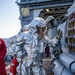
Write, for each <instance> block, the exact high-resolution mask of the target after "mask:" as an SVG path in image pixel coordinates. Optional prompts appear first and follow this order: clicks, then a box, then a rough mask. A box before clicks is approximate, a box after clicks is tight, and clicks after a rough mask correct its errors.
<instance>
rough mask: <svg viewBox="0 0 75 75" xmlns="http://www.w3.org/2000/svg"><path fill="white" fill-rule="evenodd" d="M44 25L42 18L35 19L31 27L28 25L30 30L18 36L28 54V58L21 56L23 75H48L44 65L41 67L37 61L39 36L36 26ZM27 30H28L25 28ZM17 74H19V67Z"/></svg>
mask: <svg viewBox="0 0 75 75" xmlns="http://www.w3.org/2000/svg"><path fill="white" fill-rule="evenodd" d="M42 24H44V20H43V19H42V18H39V17H38V18H35V19H34V20H33V21H32V22H31V23H30V24H29V25H27V26H29V29H28V30H26V31H24V32H23V33H22V34H21V35H19V36H18V44H19V45H21V44H23V47H24V50H25V51H26V53H27V55H26V56H23V55H22V56H21V58H22V59H23V61H22V68H21V69H22V74H21V75H46V74H45V71H44V69H43V68H42V65H41V66H40V64H39V63H38V60H37V55H38V39H37V38H38V35H37V28H36V26H37V25H42ZM25 29H27V28H26V27H25ZM39 50H40V49H39ZM20 54H22V53H20ZM17 72H18V73H19V70H18V67H17Z"/></svg>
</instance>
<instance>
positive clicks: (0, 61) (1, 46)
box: [0, 38, 7, 75]
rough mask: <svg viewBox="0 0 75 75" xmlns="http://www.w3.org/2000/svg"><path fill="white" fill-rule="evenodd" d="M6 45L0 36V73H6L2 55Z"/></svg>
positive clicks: (0, 74) (2, 74)
mask: <svg viewBox="0 0 75 75" xmlns="http://www.w3.org/2000/svg"><path fill="white" fill-rule="evenodd" d="M6 52H7V50H6V45H5V42H4V41H3V39H1V38H0V75H7V74H6V69H5V61H4V57H5V55H6Z"/></svg>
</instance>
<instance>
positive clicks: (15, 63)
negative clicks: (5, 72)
mask: <svg viewBox="0 0 75 75" xmlns="http://www.w3.org/2000/svg"><path fill="white" fill-rule="evenodd" d="M18 64H19V63H18V61H17V59H16V57H14V58H13V59H12V61H11V66H10V75H16V73H17V72H16V67H17V66H18Z"/></svg>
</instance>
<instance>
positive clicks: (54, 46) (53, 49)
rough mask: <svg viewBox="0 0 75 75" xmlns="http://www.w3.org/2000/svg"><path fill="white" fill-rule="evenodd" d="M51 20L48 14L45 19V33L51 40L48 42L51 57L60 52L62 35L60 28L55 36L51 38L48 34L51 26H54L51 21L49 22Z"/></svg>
mask: <svg viewBox="0 0 75 75" xmlns="http://www.w3.org/2000/svg"><path fill="white" fill-rule="evenodd" d="M53 20H54V17H53V16H48V17H47V19H46V25H47V35H48V37H49V38H50V40H51V41H52V42H50V44H49V48H50V54H51V58H52V59H53V58H55V57H57V55H58V54H60V53H61V46H60V45H61V44H60V39H61V37H62V32H61V31H60V30H58V31H57V34H56V36H55V37H54V38H53V39H51V35H50V33H51V28H54V26H53V25H52V24H53V23H51V22H53Z"/></svg>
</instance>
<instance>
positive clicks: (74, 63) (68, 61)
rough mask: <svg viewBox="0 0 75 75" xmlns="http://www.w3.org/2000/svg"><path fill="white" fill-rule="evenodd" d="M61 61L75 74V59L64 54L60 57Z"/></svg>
mask: <svg viewBox="0 0 75 75" xmlns="http://www.w3.org/2000/svg"><path fill="white" fill-rule="evenodd" d="M59 59H60V61H61V62H62V64H63V65H64V66H66V67H67V68H68V69H70V70H71V71H72V72H74V73H75V60H74V59H72V58H70V57H68V56H67V55H65V54H63V53H62V54H60V55H59Z"/></svg>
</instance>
